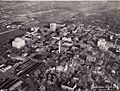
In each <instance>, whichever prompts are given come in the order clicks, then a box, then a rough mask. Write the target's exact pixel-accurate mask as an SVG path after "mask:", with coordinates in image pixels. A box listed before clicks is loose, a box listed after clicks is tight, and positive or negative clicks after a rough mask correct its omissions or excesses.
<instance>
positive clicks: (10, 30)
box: [0, 30, 15, 35]
mask: <svg viewBox="0 0 120 91" xmlns="http://www.w3.org/2000/svg"><path fill="white" fill-rule="evenodd" d="M12 31H15V30H9V31H4V32H1V33H0V35H2V34H5V33H9V32H12Z"/></svg>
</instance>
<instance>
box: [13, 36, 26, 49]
mask: <svg viewBox="0 0 120 91" xmlns="http://www.w3.org/2000/svg"><path fill="white" fill-rule="evenodd" d="M12 46H13V47H15V48H17V49H20V48H22V47H24V46H25V40H23V39H22V38H16V39H15V40H14V41H13V42H12Z"/></svg>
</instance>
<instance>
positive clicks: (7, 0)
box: [0, 0, 118, 1]
mask: <svg viewBox="0 0 120 91" xmlns="http://www.w3.org/2000/svg"><path fill="white" fill-rule="evenodd" d="M0 1H118V0H0Z"/></svg>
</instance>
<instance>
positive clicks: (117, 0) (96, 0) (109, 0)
mask: <svg viewBox="0 0 120 91" xmlns="http://www.w3.org/2000/svg"><path fill="white" fill-rule="evenodd" d="M0 1H105V2H106V1H118V0H0Z"/></svg>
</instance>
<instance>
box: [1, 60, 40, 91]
mask: <svg viewBox="0 0 120 91" xmlns="http://www.w3.org/2000/svg"><path fill="white" fill-rule="evenodd" d="M26 63H27V62H26ZM41 63H42V62H41ZM41 63H38V62H35V63H32V64H29V65H26V66H27V67H25V68H24V69H22V70H21V72H19V74H17V76H18V79H9V78H7V79H6V80H5V81H4V82H3V83H2V84H0V89H8V88H10V87H11V86H13V85H14V84H15V83H17V82H18V81H20V80H19V78H22V77H24V76H26V74H29V73H30V72H31V71H33V70H35V69H36V68H38V67H39V66H40V65H41Z"/></svg>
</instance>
